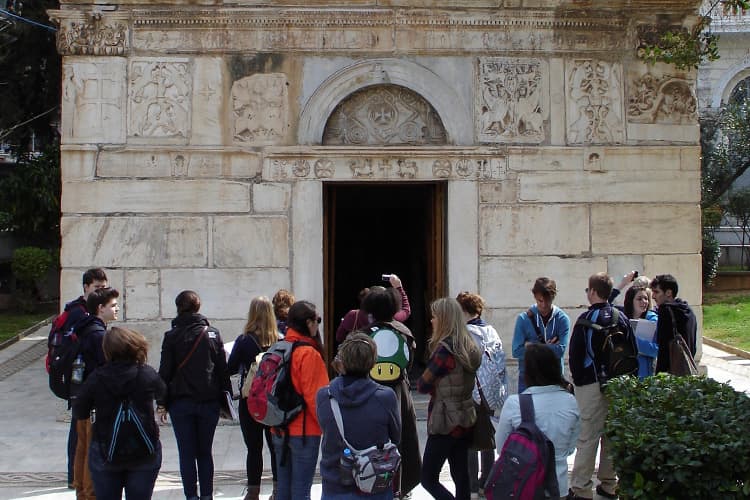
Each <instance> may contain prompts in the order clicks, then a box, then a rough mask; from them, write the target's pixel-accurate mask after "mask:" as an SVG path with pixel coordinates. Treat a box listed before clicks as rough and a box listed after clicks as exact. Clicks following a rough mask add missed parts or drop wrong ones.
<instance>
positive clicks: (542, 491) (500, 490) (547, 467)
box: [484, 394, 560, 500]
mask: <svg viewBox="0 0 750 500" xmlns="http://www.w3.org/2000/svg"><path fill="white" fill-rule="evenodd" d="M518 400H519V403H520V404H521V425H519V426H518V427H517V428H516V429H515V430H513V432H511V433H510V435H508V439H506V441H505V444H503V449H502V451H501V452H500V456H499V457H498V459H497V461H496V462H495V464H494V465H493V466H492V470H491V471H490V475H489V478H488V479H487V483H486V484H485V490H484V492H485V496H486V497H487V498H488V499H492V500H507V499H510V498H518V499H521V500H537V499H544V498H560V486H559V485H558V484H557V472H556V470H555V446H554V445H553V444H552V441H550V440H549V439H548V438H547V436H545V435H544V433H543V432H542V431H541V430H540V429H539V427H537V425H536V423H535V421H534V401H533V399H532V398H531V395H530V394H519V395H518Z"/></svg>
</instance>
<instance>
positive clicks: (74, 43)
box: [57, 14, 130, 56]
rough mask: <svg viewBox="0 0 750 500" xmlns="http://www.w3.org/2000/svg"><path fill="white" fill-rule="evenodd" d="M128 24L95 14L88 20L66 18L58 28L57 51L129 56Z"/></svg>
mask: <svg viewBox="0 0 750 500" xmlns="http://www.w3.org/2000/svg"><path fill="white" fill-rule="evenodd" d="M129 33H130V30H129V28H128V24H127V23H126V22H124V21H119V20H114V19H103V18H102V16H101V14H94V15H92V16H90V17H89V18H88V19H65V20H63V21H62V22H61V23H60V29H59V30H58V31H57V50H58V52H60V54H61V55H94V56H122V55H126V53H127V51H128V49H129V47H128V39H129V37H130V34H129Z"/></svg>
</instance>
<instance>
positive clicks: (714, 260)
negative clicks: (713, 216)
mask: <svg viewBox="0 0 750 500" xmlns="http://www.w3.org/2000/svg"><path fill="white" fill-rule="evenodd" d="M702 243H703V246H702V248H701V258H702V260H703V284H704V285H706V286H710V285H711V284H712V283H713V281H714V278H716V275H717V274H718V272H719V258H720V257H721V246H719V241H718V240H717V239H716V238H715V237H714V235H713V233H712V232H711V231H710V230H707V229H704V230H703V240H702Z"/></svg>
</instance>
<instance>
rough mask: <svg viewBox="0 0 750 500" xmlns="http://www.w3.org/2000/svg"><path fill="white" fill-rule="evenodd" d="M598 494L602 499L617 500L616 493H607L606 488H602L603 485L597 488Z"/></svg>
mask: <svg viewBox="0 0 750 500" xmlns="http://www.w3.org/2000/svg"><path fill="white" fill-rule="evenodd" d="M596 494H597V495H599V496H600V497H604V498H609V499H611V500H615V499H616V498H617V494H616V493H607V492H606V491H605V490H604V488H602V485H601V484H600V485H598V486H597V487H596Z"/></svg>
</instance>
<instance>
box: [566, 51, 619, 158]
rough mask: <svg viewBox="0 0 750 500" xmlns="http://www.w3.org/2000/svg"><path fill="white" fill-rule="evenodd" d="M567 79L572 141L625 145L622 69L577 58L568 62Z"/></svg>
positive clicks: (596, 61) (570, 140) (568, 120)
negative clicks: (623, 142) (623, 143)
mask: <svg viewBox="0 0 750 500" xmlns="http://www.w3.org/2000/svg"><path fill="white" fill-rule="evenodd" d="M566 80H567V81H566V88H567V113H566V119H567V129H568V142H569V143H571V144H612V143H620V142H622V141H623V140H624V121H623V112H622V107H623V106H622V99H623V97H622V93H623V89H622V83H621V82H622V77H621V69H620V66H619V65H618V64H614V63H609V62H605V61H598V60H594V59H575V60H572V61H569V62H568V65H567V71H566Z"/></svg>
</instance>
